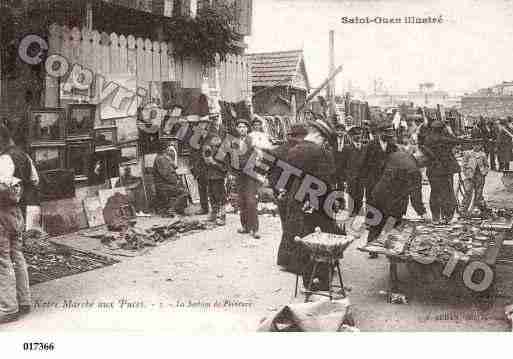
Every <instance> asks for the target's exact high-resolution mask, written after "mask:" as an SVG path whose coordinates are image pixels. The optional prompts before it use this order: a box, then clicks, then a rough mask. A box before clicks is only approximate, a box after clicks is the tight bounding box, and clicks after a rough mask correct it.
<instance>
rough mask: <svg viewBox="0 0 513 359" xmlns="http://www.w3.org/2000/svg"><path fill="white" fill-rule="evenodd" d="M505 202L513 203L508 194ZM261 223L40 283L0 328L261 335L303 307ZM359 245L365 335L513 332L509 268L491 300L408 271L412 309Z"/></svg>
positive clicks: (273, 220)
mask: <svg viewBox="0 0 513 359" xmlns="http://www.w3.org/2000/svg"><path fill="white" fill-rule="evenodd" d="M501 186H502V185H501V184H500V177H499V176H498V174H496V173H495V174H492V175H490V176H489V179H488V183H487V196H488V197H489V198H495V197H497V196H496V195H495V194H496V193H497V192H498V191H499V192H500V189H501ZM426 194H427V193H426ZM506 195H509V196H510V197H509V198H510V199H507V200H506V199H505V198H506V197H505V196H506ZM498 197H499V198H501V200H502V201H503V202H504V203H513V201H511V198H513V195H512V194H511V193H509V192H505V191H504V193H501V194H500V195H499V196H498ZM427 198H428V197H427V196H425V198H424V201H427ZM149 221H150V222H160V221H161V220H160V219H155V218H152V219H150V220H149ZM260 226H261V229H262V231H261V232H262V233H261V234H262V238H261V239H259V240H255V239H253V238H251V237H249V236H247V235H241V234H238V233H236V230H237V228H238V227H239V221H238V216H237V215H235V214H231V215H229V216H228V223H227V225H226V226H225V227H218V228H215V229H213V230H209V231H202V232H197V233H192V234H188V235H185V236H183V237H182V238H180V239H179V240H177V241H173V242H166V243H164V244H162V245H160V246H159V247H156V248H153V249H152V250H151V251H149V252H147V253H145V254H143V255H139V256H135V257H125V258H124V259H123V260H122V261H121V262H120V263H117V264H115V265H112V266H109V267H105V268H102V269H99V270H95V271H90V272H85V273H81V274H78V275H74V276H71V277H66V278H61V279H57V280H54V281H50V282H46V283H42V284H39V285H36V286H34V287H33V288H32V293H33V300H34V311H33V312H32V313H30V314H29V315H27V316H25V317H23V318H21V319H20V320H19V321H18V322H15V323H10V324H8V325H4V326H3V327H1V328H0V331H1V330H7V331H47V330H48V326H49V325H50V323H51V328H52V329H51V330H56V331H64V330H66V331H69V330H72V331H95V332H96V331H99V330H115V331H121V332H127V331H129V332H140V331H144V332H153V331H155V332H162V331H166V332H175V333H202V334H203V333H241V332H251V331H254V330H255V329H256V328H257V327H258V324H259V322H260V320H261V319H262V318H263V317H267V316H270V315H273V314H274V313H276V311H277V310H279V309H280V308H281V307H282V306H284V305H286V304H288V303H291V302H301V301H302V298H300V297H299V298H294V296H293V293H294V285H295V276H294V275H293V274H290V273H287V272H284V271H282V270H281V269H280V268H279V267H278V266H277V265H276V253H277V249H278V245H279V241H280V237H281V225H280V222H279V219H278V217H273V216H270V215H265V216H261V217H260ZM59 240H61V241H67V243H69V244H70V245H77V246H78V247H80V246H85V245H86V244H85V243H88V242H87V241H84V240H83V239H80V237H78V236H76V235H75V236H67V237H63V238H60V239H59ZM81 241H82V242H81ZM360 244H361V243H353V244H352V245H351V247H350V248H349V249H348V250H347V251H346V255H345V258H344V259H343V260H342V271H343V277H344V281H345V284H346V285H348V286H350V287H351V292H350V293H349V299H350V301H351V303H352V308H353V313H354V318H355V321H356V326H357V327H358V328H359V329H361V330H362V331H508V330H510V327H509V323H508V322H507V321H506V320H505V317H504V313H503V309H504V306H505V305H506V304H508V303H511V302H512V296H513V287H512V283H513V280H512V279H513V275H512V268H511V267H509V266H498V268H497V280H496V282H497V284H496V288H497V290H496V295H495V296H494V297H493V298H492V299H491V300H488V301H484V300H483V299H480V298H476V297H475V296H473V295H472V294H471V293H469V292H468V291H467V290H466V289H465V288H464V287H463V286H462V285H461V281H459V280H458V279H457V278H451V279H443V278H442V276H441V275H440V273H439V272H438V273H437V272H436V270H435V272H433V273H428V274H426V276H425V278H417V279H414V278H413V277H412V276H411V275H410V274H409V271H408V270H407V268H406V267H405V266H401V267H400V268H399V270H400V279H401V280H402V281H403V283H402V284H401V290H402V292H403V293H404V294H405V295H407V297H408V299H409V303H408V304H390V303H387V301H386V297H385V295H383V294H381V293H380V291H384V290H387V288H388V261H387V260H386V259H385V258H384V257H382V256H380V258H378V259H374V260H373V259H369V258H368V257H367V255H366V254H364V253H362V252H360V251H358V250H357V247H358V246H359V245H360ZM87 245H89V246H92V247H94V245H92V244H90V243H89V244H87ZM128 303H130V305H129V304H128ZM70 306H72V307H70Z"/></svg>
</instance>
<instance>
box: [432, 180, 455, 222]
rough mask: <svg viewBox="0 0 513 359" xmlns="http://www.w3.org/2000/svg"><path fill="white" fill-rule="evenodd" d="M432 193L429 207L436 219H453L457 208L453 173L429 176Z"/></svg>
mask: <svg viewBox="0 0 513 359" xmlns="http://www.w3.org/2000/svg"><path fill="white" fill-rule="evenodd" d="M428 178H429V183H430V185H431V195H430V197H429V207H430V208H431V215H432V216H433V220H434V221H439V220H440V219H446V220H449V221H450V220H451V219H452V217H453V216H454V211H455V210H456V196H455V194H454V183H453V175H452V174H449V175H443V176H429V177H428Z"/></svg>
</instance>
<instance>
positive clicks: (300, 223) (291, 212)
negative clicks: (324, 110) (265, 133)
mask: <svg viewBox="0 0 513 359" xmlns="http://www.w3.org/2000/svg"><path fill="white" fill-rule="evenodd" d="M308 124H309V126H310V128H309V130H308V134H307V135H306V137H305V139H304V141H302V142H300V143H298V144H297V145H296V146H294V147H293V148H291V149H290V150H289V152H288V155H287V162H288V163H289V164H290V165H292V166H294V167H295V168H297V169H300V170H301V171H302V172H303V173H307V174H309V175H310V176H313V177H315V178H316V179H318V180H320V181H322V182H323V183H324V184H326V187H327V191H326V195H327V194H328V193H330V191H331V190H332V189H333V188H334V184H335V162H334V158H333V152H332V149H331V148H329V147H327V146H326V145H327V143H328V142H330V141H331V140H332V139H333V138H334V130H333V129H332V127H331V126H330V125H328V124H327V123H325V122H324V121H322V120H315V121H310V122H309V123H308ZM292 178H293V179H292V181H290V185H289V186H287V188H286V190H287V192H286V203H287V214H286V217H287V218H286V220H285V226H284V227H285V231H284V233H283V238H282V243H281V244H280V250H279V254H278V257H279V258H280V265H282V266H284V267H285V268H286V269H287V270H289V271H292V272H296V273H300V274H302V275H303V282H304V283H305V284H306V282H307V281H308V279H309V278H310V276H311V272H312V265H311V263H309V258H308V256H307V255H306V256H305V253H301V251H300V250H298V248H297V246H296V245H295V242H294V237H296V236H299V237H304V236H306V235H307V234H310V233H312V232H314V230H315V228H316V227H320V229H321V230H322V231H323V232H329V233H337V232H338V231H337V226H336V223H335V220H334V219H333V218H332V217H330V216H329V215H328V214H327V213H326V212H325V211H324V210H323V207H324V201H325V198H326V195H324V196H320V197H319V203H318V205H319V206H318V208H312V207H311V206H310V205H309V203H307V202H305V201H303V202H300V201H298V200H297V199H296V194H297V192H298V190H299V188H300V187H301V184H302V181H303V179H304V178H303V177H292ZM318 273H319V277H318V280H319V286H320V287H321V288H325V287H327V278H328V275H327V274H328V271H327V268H321V269H320V270H319V271H318Z"/></svg>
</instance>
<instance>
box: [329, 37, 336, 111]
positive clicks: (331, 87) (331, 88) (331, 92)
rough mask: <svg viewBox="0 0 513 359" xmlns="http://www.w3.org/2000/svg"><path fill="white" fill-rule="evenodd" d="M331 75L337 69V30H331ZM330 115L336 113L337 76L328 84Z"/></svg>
mask: <svg viewBox="0 0 513 359" xmlns="http://www.w3.org/2000/svg"><path fill="white" fill-rule="evenodd" d="M329 57H330V72H329V74H330V76H331V75H332V74H333V72H334V71H335V32H334V31H333V30H330V53H329ZM328 104H329V115H330V116H333V115H335V78H333V79H331V81H330V83H329V86H328Z"/></svg>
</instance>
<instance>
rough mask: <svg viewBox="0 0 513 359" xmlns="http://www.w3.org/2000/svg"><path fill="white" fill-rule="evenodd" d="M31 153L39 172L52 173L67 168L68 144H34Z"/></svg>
mask: <svg viewBox="0 0 513 359" xmlns="http://www.w3.org/2000/svg"><path fill="white" fill-rule="evenodd" d="M30 153H31V156H32V159H33V161H34V165H35V166H36V168H37V169H38V171H52V170H58V169H62V168H64V167H65V161H66V144H65V143H64V142H60V143H47V142H43V143H37V142H35V143H33V144H32V145H31V146H30Z"/></svg>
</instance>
